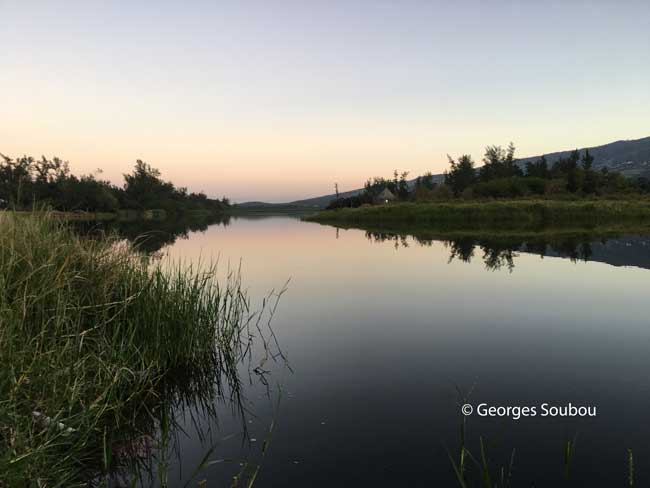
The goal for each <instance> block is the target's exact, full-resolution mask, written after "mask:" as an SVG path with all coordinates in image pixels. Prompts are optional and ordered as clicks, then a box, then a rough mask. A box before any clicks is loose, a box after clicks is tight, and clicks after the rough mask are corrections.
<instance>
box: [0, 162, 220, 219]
mask: <svg viewBox="0 0 650 488" xmlns="http://www.w3.org/2000/svg"><path fill="white" fill-rule="evenodd" d="M98 174H101V170H98ZM0 206H1V207H4V208H12V209H17V210H29V209H32V208H35V207H45V208H50V209H53V210H61V211H89V212H116V211H118V210H138V211H142V210H149V209H162V210H165V211H166V212H168V213H171V214H175V213H182V212H187V211H197V210H200V211H209V212H222V211H224V210H225V209H226V208H227V207H229V206H230V202H229V201H228V199H227V198H225V197H224V198H222V199H220V200H217V199H211V198H208V196H207V195H206V194H205V193H203V192H200V193H193V192H189V191H188V190H187V188H184V187H180V188H177V187H176V186H174V184H173V183H171V182H168V181H164V180H163V179H162V178H161V176H160V171H159V170H157V169H156V168H153V167H151V166H150V165H149V164H147V163H145V162H143V161H141V160H137V161H136V163H135V166H134V168H133V171H132V172H131V173H129V174H125V175H124V183H123V185H122V186H117V185H114V184H112V183H111V182H109V181H106V180H102V179H99V178H98V177H97V176H95V175H92V174H91V175H84V176H75V175H73V174H72V173H71V172H70V167H69V164H68V162H67V161H63V160H61V159H59V158H56V157H55V158H52V159H48V158H46V157H45V156H43V157H42V158H41V159H35V158H33V157H30V156H23V157H19V158H16V159H12V158H9V157H7V156H5V155H3V154H0Z"/></svg>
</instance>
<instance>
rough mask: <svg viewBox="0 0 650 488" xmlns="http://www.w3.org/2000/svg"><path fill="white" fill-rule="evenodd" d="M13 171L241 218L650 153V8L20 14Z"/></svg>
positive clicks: (0, 33) (263, 8)
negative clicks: (475, 172)
mask: <svg viewBox="0 0 650 488" xmlns="http://www.w3.org/2000/svg"><path fill="white" fill-rule="evenodd" d="M0 19H1V20H2V29H0V152H1V153H3V154H6V155H9V156H19V155H23V154H27V155H34V156H40V155H42V154H44V155H46V156H48V157H49V156H55V155H56V156H59V157H61V158H63V159H65V160H68V161H69V162H70V166H71V169H72V171H73V172H74V173H77V174H86V173H92V172H94V171H96V169H97V168H101V169H102V170H103V173H102V177H103V178H106V179H110V180H111V181H113V182H115V183H118V184H121V178H122V176H121V175H122V174H123V173H125V172H129V171H130V170H131V168H132V166H133V164H134V162H135V160H136V159H143V160H145V161H146V162H148V163H149V164H151V165H152V166H154V167H156V168H158V169H160V170H161V172H162V175H163V177H164V178H165V179H167V180H171V181H172V182H174V183H175V184H176V185H177V186H186V187H188V188H189V189H190V190H192V191H205V192H206V193H207V194H208V195H209V196H213V197H221V196H223V195H226V196H228V197H230V198H231V199H232V200H233V201H238V202H242V201H248V200H263V201H272V202H284V201H291V200H296V199H300V198H305V197H311V196H318V195H322V194H328V193H333V189H334V183H335V182H337V183H338V184H339V188H340V190H341V191H345V190H352V189H356V188H359V187H361V186H362V185H363V183H364V181H365V180H366V179H368V178H369V177H372V176H390V175H391V174H392V172H393V170H394V169H397V170H398V171H400V172H401V171H409V172H410V176H412V177H415V176H417V175H419V174H422V173H424V172H426V171H432V172H434V173H438V172H442V171H443V170H444V169H445V168H446V167H447V166H448V163H447V154H450V155H452V156H458V155H461V154H471V155H472V156H473V157H474V159H475V160H476V161H480V159H481V157H482V154H483V150H484V147H485V146H487V145H489V144H500V145H507V144H508V143H509V142H510V141H513V142H514V143H515V145H516V147H517V154H518V155H519V156H522V157H523V156H532V155H537V154H542V153H544V152H553V151H558V150H565V149H571V148H575V147H589V146H595V145H600V144H605V143H608V142H612V141H614V140H619V139H636V138H640V137H646V136H650V2H648V1H647V0H641V1H636V0H626V1H603V0H600V1H599V0H591V1H573V0H564V1H557V2H555V1H544V2H532V1H531V2H528V1H525V2H524V1H497V0H494V1H463V2H450V1H448V0H447V1H434V0H431V1H424V0H393V1H385V0H356V1H355V0H328V1H324V0H323V1H321V0H309V1H304V0H302V1H294V0H263V1H248V0H236V1H235V0H233V1H219V0H213V1H210V2H207V1H206V2H201V1H187V2H178V1H175V2H167V1H164V0H158V1H155V2H154V1H151V2H146V1H139V2H133V1H117V0H116V1H93V0H83V1H77V0H66V1H65V2H61V1H38V0H0Z"/></svg>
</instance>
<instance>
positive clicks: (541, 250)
mask: <svg viewBox="0 0 650 488" xmlns="http://www.w3.org/2000/svg"><path fill="white" fill-rule="evenodd" d="M337 230H338V229H337ZM365 234H366V238H367V239H368V240H369V241H371V242H392V243H393V245H394V247H395V249H399V248H406V247H408V246H409V245H410V244H409V242H410V241H412V242H415V243H416V244H417V245H420V246H432V245H433V243H434V242H436V241H438V242H442V243H444V245H445V246H446V247H448V248H449V262H451V261H453V260H455V259H458V260H460V261H463V262H466V263H469V262H471V261H472V259H482V261H483V263H484V264H485V267H486V268H487V269H488V270H498V269H501V268H506V269H508V270H509V271H512V270H513V269H514V268H515V260H516V258H517V256H518V253H519V252H524V253H528V254H536V255H538V256H540V257H542V258H543V257H546V256H552V257H562V258H567V259H570V260H571V261H572V262H576V261H585V262H586V261H600V262H604V263H608V264H612V265H615V266H638V267H641V268H647V269H650V253H649V252H648V251H650V237H648V236H638V235H633V236H629V235H626V236H618V235H609V236H607V237H605V236H602V235H599V234H597V233H580V234H566V235H563V234H557V235H529V236H525V235H524V236H521V235H517V236H509V235H494V236H482V237H474V236H471V235H462V236H458V237H453V236H452V237H450V236H438V237H427V236H423V235H421V234H417V233H416V234H412V235H409V234H397V233H391V232H380V231H365Z"/></svg>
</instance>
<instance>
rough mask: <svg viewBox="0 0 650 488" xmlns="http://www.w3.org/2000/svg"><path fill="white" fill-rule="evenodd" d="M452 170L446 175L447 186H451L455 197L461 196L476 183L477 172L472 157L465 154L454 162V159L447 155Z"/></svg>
mask: <svg viewBox="0 0 650 488" xmlns="http://www.w3.org/2000/svg"><path fill="white" fill-rule="evenodd" d="M447 158H448V159H449V164H450V166H451V169H450V170H449V172H448V173H446V174H445V184H446V185H449V187H450V188H451V190H452V191H453V192H454V195H456V196H458V195H460V194H461V193H462V192H463V191H464V190H465V189H466V188H469V187H470V186H472V185H473V184H474V183H476V170H475V169H474V161H472V157H471V156H470V155H468V154H465V155H463V156H461V157H460V158H458V161H457V162H456V161H454V160H453V158H452V157H451V156H449V155H447Z"/></svg>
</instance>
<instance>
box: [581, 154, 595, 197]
mask: <svg viewBox="0 0 650 488" xmlns="http://www.w3.org/2000/svg"><path fill="white" fill-rule="evenodd" d="M593 164H594V157H593V156H592V155H591V154H589V149H586V150H585V153H584V154H583V156H582V170H583V172H584V179H583V182H582V191H583V192H584V193H586V194H592V193H596V185H597V180H596V173H595V172H594V170H593Z"/></svg>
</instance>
